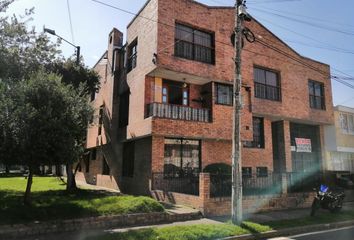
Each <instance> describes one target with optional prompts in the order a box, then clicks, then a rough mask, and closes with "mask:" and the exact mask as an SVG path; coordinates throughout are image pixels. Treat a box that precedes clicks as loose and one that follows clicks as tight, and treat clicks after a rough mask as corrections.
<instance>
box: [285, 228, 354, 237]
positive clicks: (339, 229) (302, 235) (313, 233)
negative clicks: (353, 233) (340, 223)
mask: <svg viewBox="0 0 354 240" xmlns="http://www.w3.org/2000/svg"><path fill="white" fill-rule="evenodd" d="M351 228H354V226H349V227H342V228H335V229H329V230H323V231H317V232H310V233H302V234H298V235H294V236H290V237H291V238H297V237H304V236H309V235H315V234H319V233H327V232H335V231H341V230H346V229H351Z"/></svg>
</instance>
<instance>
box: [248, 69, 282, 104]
mask: <svg viewBox="0 0 354 240" xmlns="http://www.w3.org/2000/svg"><path fill="white" fill-rule="evenodd" d="M254 94H255V97H256V98H263V99H268V100H273V101H280V99H281V97H280V96H281V94H280V82H279V75H278V73H276V72H273V71H269V70H265V69H262V68H257V67H255V68H254Z"/></svg>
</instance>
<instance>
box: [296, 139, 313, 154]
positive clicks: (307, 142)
mask: <svg viewBox="0 0 354 240" xmlns="http://www.w3.org/2000/svg"><path fill="white" fill-rule="evenodd" d="M295 143H296V152H312V148H311V139H308V138H295Z"/></svg>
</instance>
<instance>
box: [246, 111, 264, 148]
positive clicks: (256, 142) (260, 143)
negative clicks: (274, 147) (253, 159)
mask: <svg viewBox="0 0 354 240" xmlns="http://www.w3.org/2000/svg"><path fill="white" fill-rule="evenodd" d="M252 122H253V141H244V142H243V146H244V147H247V148H264V122H263V118H259V117H253V118H252Z"/></svg>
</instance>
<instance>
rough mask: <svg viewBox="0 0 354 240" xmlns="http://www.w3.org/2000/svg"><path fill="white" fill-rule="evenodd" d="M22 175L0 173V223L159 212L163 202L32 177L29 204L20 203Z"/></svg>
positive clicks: (52, 179) (50, 178) (161, 209)
mask: <svg viewBox="0 0 354 240" xmlns="http://www.w3.org/2000/svg"><path fill="white" fill-rule="evenodd" d="M25 187H26V180H25V178H24V177H10V178H1V177H0V212H1V214H0V224H12V223H25V222H32V221H36V220H37V221H46V220H57V219H71V218H82V217H90V216H100V215H113V214H123V213H144V212H163V211H164V208H163V206H162V205H161V204H160V203H158V202H157V201H155V200H154V199H151V198H148V197H133V196H116V195H114V196H113V195H112V194H110V193H107V192H103V191H94V190H78V191H77V192H74V193H68V192H66V191H65V184H63V183H62V182H61V181H60V180H58V179H57V178H53V177H34V178H33V194H32V195H33V196H32V198H33V199H32V201H33V202H32V205H31V206H29V207H27V206H24V205H23V204H22V194H23V193H22V192H23V191H24V189H25Z"/></svg>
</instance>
